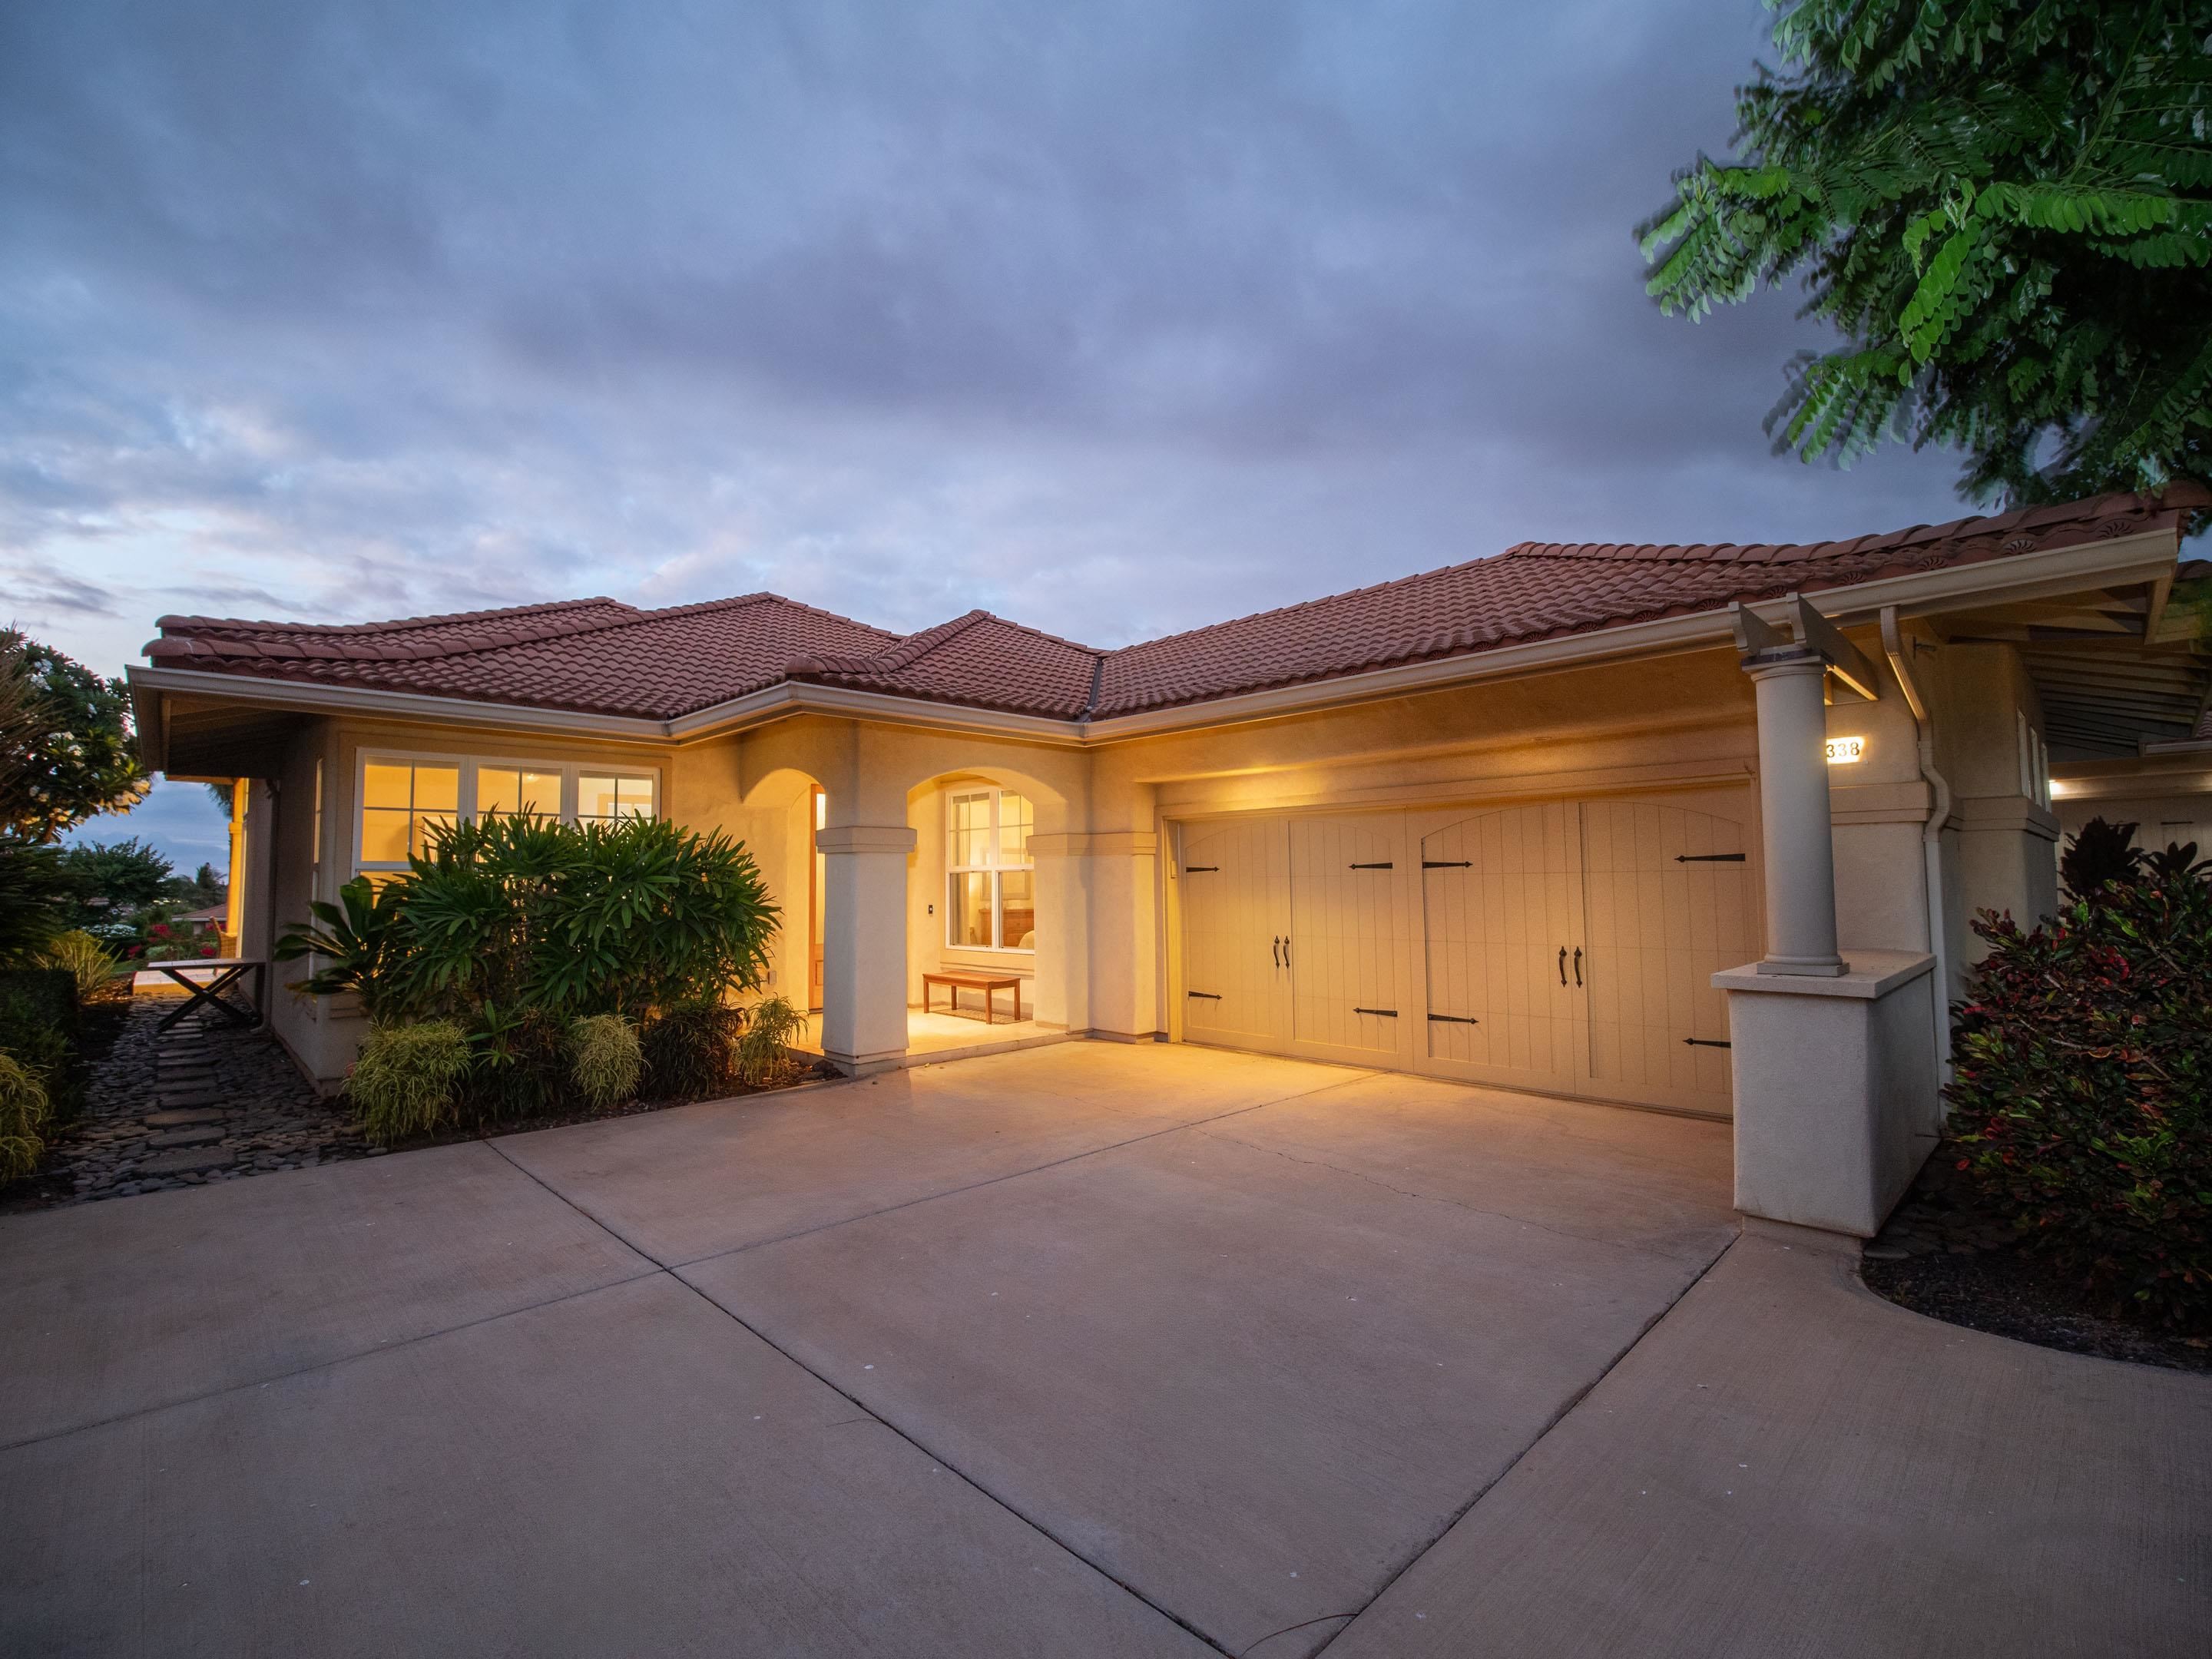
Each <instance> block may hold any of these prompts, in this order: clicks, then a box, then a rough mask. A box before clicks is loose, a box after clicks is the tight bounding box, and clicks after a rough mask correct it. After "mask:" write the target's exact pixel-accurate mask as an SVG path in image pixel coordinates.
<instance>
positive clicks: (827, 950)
mask: <svg viewBox="0 0 2212 1659" xmlns="http://www.w3.org/2000/svg"><path fill="white" fill-rule="evenodd" d="M815 844H816V845H817V847H818V848H820V849H821V851H822V854H823V874H824V879H823V953H822V956H823V961H822V1052H823V1054H824V1056H826V1057H827V1058H828V1060H829V1062H830V1064H831V1065H833V1066H836V1067H837V1068H838V1069H839V1070H840V1071H842V1072H845V1073H850V1074H854V1075H857V1074H859V1073H863V1072H874V1071H882V1070H884V1069H886V1068H887V1067H890V1066H896V1065H897V1064H898V1063H899V1062H900V1060H902V1059H903V1058H904V1057H905V1054H906V863H907V855H908V854H910V853H912V852H913V851H914V848H915V832H914V830H913V829H912V828H911V827H909V826H908V825H906V824H903V823H898V824H866V823H852V824H833V825H831V826H830V827H829V828H828V829H823V830H821V831H819V832H818V833H817V836H816V838H815Z"/></svg>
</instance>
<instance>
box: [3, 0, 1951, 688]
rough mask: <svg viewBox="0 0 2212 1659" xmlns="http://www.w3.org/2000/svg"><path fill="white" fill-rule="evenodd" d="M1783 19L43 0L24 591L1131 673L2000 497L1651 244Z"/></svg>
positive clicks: (113, 625) (1719, 136)
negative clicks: (917, 647)
mask: <svg viewBox="0 0 2212 1659" xmlns="http://www.w3.org/2000/svg"><path fill="white" fill-rule="evenodd" d="M1764 21H1765V14H1764V13H1763V12H1762V11H1761V10H1760V9H1759V7H1758V6H1757V5H1756V4H1755V3H1749V0H1746V3H1739V4H1730V5H1724V6H1721V7H1714V6H1711V5H1709V4H1702V3H1697V0H1672V3H1662V0H1611V3H1602V0H1563V3H1558V4H1553V5H1549V6H1545V7H1540V8H1538V7H1469V6H1466V5H1464V4H1455V3H1448V0H1435V3H1416V0H1407V3H1398V4H1387V5H1378V6H1366V7H1358V8H1347V7H1344V6H1340V5H1329V4H1324V3H1314V4H1304V5H1300V4H1288V3H1279V0H1267V3H1243V4H1238V3H1209V4H1206V5H1204V6H1191V5H1188V4H1185V3H1176V0H1127V3H1103V4H1081V5H1065V6H1057V7H1037V6H1034V5H1019V6H1017V5H1011V4H1005V5H996V4H990V3H970V4H957V3H951V4H928V3H921V4H898V5H889V4H836V3H823V0H806V3H800V4H792V5H788V6H775V5H768V4H751V5H747V6H744V7H708V6H699V7H690V8H681V9H679V8H666V9H663V8H641V7H617V6H609V5H583V4H578V5H568V6H562V5H556V4H552V3H546V0H531V3H522V4H513V5H479V4H459V3H456V4H449V5H444V6H439V7H422V8H368V7H359V8H356V7H349V6H313V7H300V6H295V5H290V4H282V3H272V4H247V3H237V0H226V3H222V4H220V5H191V4H178V3H173V0H172V3H161V4H149V5H143V6H131V5H116V4H103V3H96V0H67V3H47V0H22V3H18V4H16V5H14V6H11V7H9V8H8V9H6V11H5V13H4V15H0V222H4V223H5V224H7V225H8V227H9V233H8V234H7V235H6V236H5V237H4V238H0V580H5V582H6V585H7V587H8V590H9V605H8V609H9V612H10V613H11V615H12V616H13V617H14V619H15V620H16V621H18V622H20V623H22V624H24V625H26V626H27V627H30V628H31V629H33V631H35V632H38V633H40V635H43V636H45V637H48V638H52V639H53V640H55V641H56V642H57V643H60V644H62V645H63V646H64V647H65V648H69V649H71V650H74V651H76V652H78V653H82V654H84V655H86V656H88V658H89V659H93V660H94V661H97V662H99V663H100V665H101V666H102V667H103V669H105V670H106V671H114V670H115V669H117V668H118V667H119V666H120V665H121V663H122V662H123V661H124V660H125V659H127V658H128V657H130V656H131V655H132V654H134V653H135V652H136V649H137V646H138V644H139V643H140V642H141V641H143V639H144V638H145V637H146V636H147V635H149V634H150V632H151V631H152V623H153V619H154V618H155V617H156V616H157V615H159V614H161V612H163V611H204V612H216V613H222V614H241V613H243V614H254V615H291V616H299V617H314V618H319V619H328V620H352V619H366V618H369V617H384V616H392V615H401V614H410V613H416V612H422V611H448V610H455V609H463V608H470V607H474V606H478V605H499V604H508V603H519V602H523V601H526V600H532V599H550V598H560V597H569V596H574V595H578V594H584V593H591V592H606V593H611V594H614V595H616V596H617V597H620V598H623V599H629V600H632V601H635V602H637V603H642V604H666V603H677V602H682V601H685V600H690V599H702V598H708V597H714V596H718V595H721V594H726V593H732V592H745V591H749V590H751V589H755V588H759V587H771V588H775V589H777V590H779V591H781V592H787V593H790V594H792V595H793V596H795V597H798V598H802V599H809V600H811V601H814V602H816V603H818V604H823V605H829V606H831V607H832V608H835V609H837V610H841V611H847V612H849V613H851V614H854V615H857V616H860V617H864V618H866V619H867V620H869V621H871V622H876V623H883V624H886V625H890V626H894V627H902V628H911V627H917V626H921V625H925V624H927V623H932V622H934V621H938V620H940V619H942V618H943V617H947V616H950V615H952V614H955V613H957V611H962V610H964V609H966V608H967V607H969V605H979V604H980V605H987V606H989V607H991V608H993V609H995V610H999V611H1004V612H1006V613H1007V614H1010V615H1012V616H1014V617H1018V618H1019V619H1021V620H1023V621H1026V622H1030V623H1036V625H1038V626H1041V627H1044V628H1047V629H1052V630H1053V631H1055V632H1059V633H1062V634H1066V635H1072V636H1073V637H1076V638H1079V639H1082V640H1085V641H1089V642H1093V643H1097V644H1102V645H1111V644H1116V643H1121V642H1124V641H1128V640H1131V639H1134V638H1139V637H1142V636H1145V635H1150V634H1154V633H1158V632H1162V631H1165V630H1168V629H1177V628H1182V627H1188V626H1190V625H1193V624H1194V623H1202V622H1206V621H1210V620H1213V619H1216V618H1218V617H1224V616H1227V615H1231V614H1236V613H1239V612H1243V611H1250V610H1254V609H1256V608H1260V607H1261V606H1263V605H1271V604H1277V603H1282V602H1286V601H1290V600H1294V599H1303V598H1308V597H1311V596H1313V595H1315V594H1318V593H1322V592H1329V591H1332V590H1335V589H1339V588H1342V587H1346V586H1354V585H1357V584H1358V583H1361V582H1365V581H1370V580H1378V579H1381V578H1383V577H1387V576H1390V575H1395V574H1403V573H1405V572H1407V571H1411V570H1415V569H1419V568H1427V567H1430V566H1433V565H1436V564H1439V563H1443V562H1449V561H1452V560H1455V559H1462V558H1468V557H1474V556H1479V555H1481V554H1484V553H1488V552H1492V551H1495V550H1498V549H1499V548H1501V547H1504V546H1505V545H1507V544H1510V543H1511V542H1513V541H1516V540H1519V539H1522V538H1546V539H1553V538H1636V539H1664V538H1700V539H1702V538H1788V537H1801V536H1812V535H1821V534H1832V533H1850V532H1858V531H1862V530H1871V529H1884V528H1889V527H1893V526H1896V525H1899V524H1903V523H1911V522H1913V521H1916V520H1925V519H1935V518H1948V517H1951V516H1954V515H1955V514H1956V513H1957V512H1959V511H1960V508H1959V507H1957V506H1956V504H1955V503H1954V501H1953V500H1952V497H1951V495H1950V489H1949V484H1950V478H1951V472H1952V468H1951V465H1950V464H1949V463H1948V460H1946V459H1943V458H1941V457H1934V456H1922V457H1913V456H1911V455H1907V454H1896V455H1888V456H1884V457H1881V458H1879V459H1877V460H1876V461H1875V462H1874V463H1871V464H1869V465H1862V466H1861V467H1859V468H1858V469H1857V470H1856V471H1851V472H1848V473H1838V472H1834V471H1827V470H1825V469H1814V468H1807V467H1804V466H1802V465H1797V464H1796V463H1795V462H1793V461H1789V460H1781V459H1774V458H1773V457H1771V455H1770V454H1769V453H1768V451H1767V445H1766V441H1765V437H1764V435H1763V434H1762V432H1761V430H1760V424H1759V422H1760V417H1761V416H1762V415H1763V414H1764V413H1765V410H1766V409H1767V407H1768V406H1769V405H1770V404H1771V402H1772V401H1773V399H1774V398H1775V396H1776V394H1777V393H1778V391H1779V389H1780V386H1781V380H1780V367H1781V365H1782V363H1783V362H1784V359H1785V358H1786V357H1787V356H1788V355H1789V353H1790V351H1791V350H1792V349H1796V348H1797V347H1799V346H1801V345H1804V344H1808V343H1817V341H1816V339H1815V338H1814V337H1813V336H1812V335H1811V334H1810V333H1809V332H1808V331H1807V330H1806V329H1805V328H1804V327H1803V326H1802V325H1799V324H1797V323H1796V321H1795V320H1794V319H1793V318H1792V316H1791V310H1792V307H1791V305H1790V301H1789V299H1788V298H1787V297H1786V296H1777V297H1775V298H1773V299H1771V300H1769V301H1762V302H1760V303H1759V304H1756V305H1753V306H1751V307H1744V308H1742V309H1741V310H1739V311H1737V312H1735V313H1730V314H1728V315H1725V316H1723V317H1720V318H1718V319H1714V320H1711V321H1709V322H1707V323H1705V324H1703V325H1691V324H1688V323H1686V322H1684V321H1681V320H1680V319H1665V318H1662V317H1661V316H1659V315H1658V313H1656V311H1655V310H1653V309H1652V307H1650V303H1649V301H1647V300H1645V298H1644V295H1643V292H1642V278H1643V267H1642V264H1641V261H1640V259H1639V258H1638V255H1637V252H1636V250H1635V247H1634V245H1633V241H1632V236H1631V230H1632V226H1633V224H1634V223H1635V222H1636V221H1637V220H1638V218H1639V217H1640V216H1642V215H1643V214H1644V213H1645V212H1646V211H1648V210H1650V208H1652V207H1653V206H1654V205H1656V204H1657V203H1658V202H1659V201H1660V200H1661V199H1662V197H1663V196H1664V194H1665V191H1666V187H1667V179H1668V172H1669V170H1670V168H1672V167H1675V166H1677V165H1680V163H1682V162H1684V161H1687V160H1688V159H1689V158H1690V157H1691V156H1692V155H1693V154H1694V153H1695V152H1696V150H1697V149H1699V148H1700V147H1701V146H1702V147H1705V148H1708V149H1717V148H1719V147H1720V146H1721V145H1722V144H1723V143H1724V142H1725V140H1726V138H1727V136H1728V129H1729V88H1730V87H1731V86H1732V85H1733V83H1734V82H1736V81H1738V80H1740V79H1742V78H1744V77H1745V76H1746V75H1747V72H1748V70H1749V68H1750V64H1751V62H1752V59H1753V56H1754V54H1755V53H1756V52H1758V51H1759V49H1760V47H1761V45H1762V41H1763V38H1764V37H1763V25H1764Z"/></svg>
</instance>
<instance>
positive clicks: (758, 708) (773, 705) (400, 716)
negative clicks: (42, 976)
mask: <svg viewBox="0 0 2212 1659" xmlns="http://www.w3.org/2000/svg"><path fill="white" fill-rule="evenodd" d="M125 675H126V676H127V677H128V678H129V680H130V683H131V706H132V708H133V711H134V714H135V718H136V720H137V727H138V731H139V734H140V735H139V748H140V753H141V755H142V757H143V758H144V759H145V761H146V763H147V764H148V765H149V767H155V768H156V769H158V763H159V761H160V760H161V745H160V744H159V741H158V738H159V734H160V732H161V730H162V728H163V726H164V724H165V718H166V716H165V710H166V704H167V698H169V697H172V696H189V697H196V698H206V699H209V700H211V701H216V702H228V703H234V704H235V705H237V706H238V707H239V708H256V709H286V710H294V711H297V712H299V713H302V714H328V715H332V716H345V717H350V718H356V719H375V720H402V721H406V722H409V723H410V724H416V725H429V726H492V727H495V728H497V729H499V730H501V731H508V732H538V733H543V734H544V735H546V736H551V737H568V738H577V737H590V738H605V739H607V740H609V741H611V742H629V743H663V744H665V743H695V742H697V741H700V740H701V739H702V738H711V737H720V736H722V735H725V734H726V733H728V732H739V731H743V730H744V729H746V728H747V727H749V726H764V725H767V724H769V722H771V721H774V720H789V719H792V718H793V717H794V716H797V715H801V714H824V715H830V716H835V717H839V718H843V719H850V720H878V721H883V722H887V723H890V724H893V725H901V726H927V727H930V728H932V729H934V730H939V731H947V732H969V733H975V734H985V735H990V736H995V737H1009V738H1020V739H1023V740H1024V741H1027V742H1031V743H1057V744H1069V745H1073V744H1080V743H1081V742H1082V741H1083V729H1082V726H1080V725H1079V723H1078V722H1076V721H1073V720H1054V719H1051V718H1049V717H1047V716H1042V715H1035V714H1006V713H1003V712H1000V711H999V710H996V709H989V708H969V707H967V706H965V705H963V704H959V703H941V702H926V701H924V700H922V699H921V698H918V697H896V696H886V695H884V694H883V693H881V692H876V691H859V690H850V689H848V688H847V687H843V686H835V685H817V684H811V683H808V682H805V681H795V680H787V681H781V682H779V683H778V684H775V685H771V686H767V687H764V688H763V689H762V690H758V691H753V692H748V693H747V694H746V695H745V696H742V697H733V698H732V699H730V700H729V701H728V702H720V703H716V704H714V706H713V707H712V708H702V709H700V710H698V711H697V712H696V713H694V714H684V715H681V716H678V718H676V719H674V720H647V719H641V718H640V717H638V716H635V715H630V714H592V713H588V712H585V711H580V710H575V709H565V708H537V707H534V706H532V705H530V704H526V703H500V702H477V701H476V700H474V699H472V698H468V697H440V696H426V695H424V694H423V693H421V692H415V691H389V690H381V689H379V688H377V687H374V686H356V685H329V684H317V683H313V682H301V681H297V680H283V679H275V678H260V677H258V676H252V675H244V674H225V673H216V672H210V671H208V670H205V669H191V668H163V667H159V666H151V667H142V666H134V667H131V668H127V669H125Z"/></svg>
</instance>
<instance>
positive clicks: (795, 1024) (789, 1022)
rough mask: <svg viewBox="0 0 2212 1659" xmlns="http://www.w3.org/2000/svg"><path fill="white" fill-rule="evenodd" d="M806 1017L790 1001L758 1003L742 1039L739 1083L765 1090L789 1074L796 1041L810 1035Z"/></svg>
mask: <svg viewBox="0 0 2212 1659" xmlns="http://www.w3.org/2000/svg"><path fill="white" fill-rule="evenodd" d="M806 1024H807V1020H806V1016H805V1014H802V1013H800V1012H799V1010H798V1009H797V1008H795V1007H793V1006H792V1004H791V1002H790V1000H789V999H787V998H785V997H769V998H766V999H764V1000H762V1001H760V1002H758V1003H756V1004H755V1005H754V1006H753V1007H752V1010H751V1012H750V1013H749V1014H748V1015H747V1016H746V1019H745V1034H744V1036H741V1037H739V1038H738V1053H737V1074H738V1082H740V1083H742V1084H744V1085H745V1086H746V1087H747V1088H749V1089H759V1088H764V1087H766V1086H767V1085H769V1084H771V1083H774V1082H775V1081H776V1080H777V1079H779V1078H781V1076H782V1075H783V1074H784V1073H786V1072H787V1071H789V1070H790V1069H791V1067H792V1065H793V1055H792V1052H791V1044H792V1040H793V1038H794V1037H802V1036H805V1035H806Z"/></svg>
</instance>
